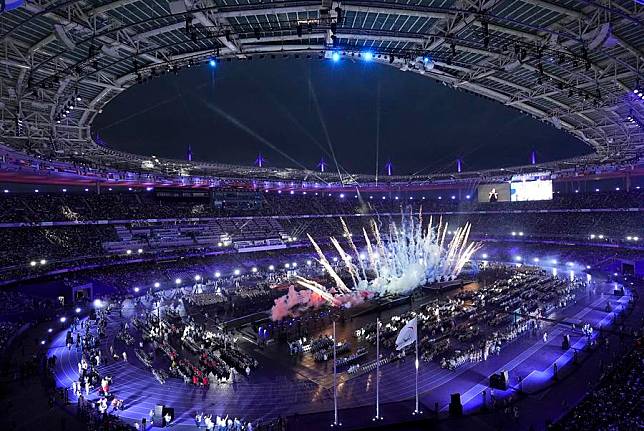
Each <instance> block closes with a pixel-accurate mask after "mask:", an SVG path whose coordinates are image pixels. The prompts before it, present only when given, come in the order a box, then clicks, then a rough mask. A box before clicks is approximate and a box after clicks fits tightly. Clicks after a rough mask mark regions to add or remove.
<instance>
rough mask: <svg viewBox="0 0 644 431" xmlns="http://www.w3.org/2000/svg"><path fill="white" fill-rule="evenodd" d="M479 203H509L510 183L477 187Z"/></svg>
mask: <svg viewBox="0 0 644 431" xmlns="http://www.w3.org/2000/svg"><path fill="white" fill-rule="evenodd" d="M478 190H479V202H509V201H510V183H497V184H481V185H479V189H478Z"/></svg>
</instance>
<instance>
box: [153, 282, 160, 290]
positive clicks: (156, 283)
mask: <svg viewBox="0 0 644 431" xmlns="http://www.w3.org/2000/svg"><path fill="white" fill-rule="evenodd" d="M154 287H155V288H157V289H158V288H159V287H161V283H159V282H158V281H157V282H155V283H154Z"/></svg>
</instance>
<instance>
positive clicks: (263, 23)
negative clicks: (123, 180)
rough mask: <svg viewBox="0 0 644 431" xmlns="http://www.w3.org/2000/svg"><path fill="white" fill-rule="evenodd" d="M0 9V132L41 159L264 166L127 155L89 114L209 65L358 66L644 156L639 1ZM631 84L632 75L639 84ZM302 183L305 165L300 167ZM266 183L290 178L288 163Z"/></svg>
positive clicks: (152, 0)
mask: <svg viewBox="0 0 644 431" xmlns="http://www.w3.org/2000/svg"><path fill="white" fill-rule="evenodd" d="M7 5H8V6H12V5H19V7H18V8H16V9H13V10H8V11H5V12H4V13H2V14H0V35H1V36H0V40H1V41H2V45H1V47H0V50H1V53H0V79H1V82H0V110H1V115H0V139H1V141H2V143H4V144H6V145H9V146H11V147H13V148H18V149H21V150H22V151H26V152H28V153H30V154H39V155H41V156H44V157H47V158H55V159H59V160H68V161H76V162H88V163H95V164H98V165H103V166H108V167H111V168H119V169H125V170H127V169H132V170H134V169H136V170H141V169H142V166H143V164H145V163H147V164H148V165H147V166H148V167H147V168H145V169H150V170H156V171H157V172H159V171H164V172H165V173H171V172H176V173H178V174H179V173H180V174H182V175H185V174H188V175H224V176H225V175H237V176H244V175H246V172H247V171H252V172H248V173H249V174H252V175H255V176H261V172H258V171H261V169H259V168H249V167H236V166H230V165H223V164H216V163H187V162H180V161H169V160H158V159H151V158H150V157H148V156H133V155H130V154H126V153H122V152H118V151H113V150H110V149H107V148H104V147H102V146H100V145H97V144H96V143H95V142H94V141H93V140H92V137H91V134H90V127H91V123H92V120H93V119H94V118H95V116H96V115H97V114H99V113H100V112H101V109H102V107H103V106H104V105H105V104H106V103H109V101H110V100H111V99H112V98H114V97H115V96H117V95H118V94H119V93H120V92H122V91H124V90H125V89H127V88H128V87H130V86H132V85H136V84H137V83H140V82H143V81H145V80H147V79H152V78H154V77H155V76H158V75H160V74H163V73H169V72H170V73H172V72H178V71H179V70H180V69H181V68H184V67H189V66H191V65H193V64H197V63H199V62H202V61H207V60H210V59H213V58H216V59H217V60H224V59H235V60H238V61H249V60H251V59H252V58H253V57H255V58H256V57H259V56H266V57H268V58H271V57H273V56H278V55H279V56H281V55H293V56H299V57H301V58H311V60H312V61H313V60H317V59H318V58H328V57H330V56H332V53H334V52H336V53H337V55H338V56H340V58H343V57H344V58H350V57H354V58H357V57H358V56H364V54H365V53H366V52H369V53H370V54H369V55H373V59H372V61H375V62H379V63H382V64H383V65H386V66H390V67H396V68H399V69H401V70H404V71H408V72H409V73H420V74H423V75H425V76H426V77H429V78H432V79H436V80H439V81H442V82H443V83H445V84H446V85H449V86H450V87H452V88H454V89H458V90H463V91H468V92H471V93H475V94H478V95H482V96H484V97H487V98H490V99H493V100H496V101H498V102H500V103H503V104H505V105H508V106H512V107H514V108H516V109H519V110H521V111H523V112H525V113H527V114H529V115H531V116H533V117H535V118H537V119H539V120H542V121H547V122H550V123H552V124H553V126H554V127H558V128H561V129H564V130H566V131H568V132H570V133H572V134H573V135H575V136H576V137H578V138H579V139H581V140H583V141H584V142H586V143H587V144H588V145H590V146H592V148H593V149H594V150H595V154H596V159H597V160H610V161H620V160H622V161H623V160H629V159H630V160H632V159H634V158H638V157H640V156H641V154H642V152H643V150H644V133H643V129H642V126H644V99H643V98H644V96H642V97H643V98H640V97H639V96H638V95H637V94H636V93H634V90H637V89H638V86H640V84H641V87H642V88H640V89H642V90H644V77H642V76H641V75H642V73H641V71H642V67H643V65H644V51H643V50H642V46H643V44H644V26H643V25H642V24H643V21H644V6H641V5H638V4H637V2H634V1H632V0H613V1H611V2H609V3H606V2H600V1H595V0H563V1H554V0H549V1H545V0H487V1H484V0H479V1H467V0H455V1H453V0H440V1H439V0H437V1H433V0H420V1H414V2H396V3H394V2H390V1H343V2H332V1H327V0H322V1H320V0H318V1H282V2H273V1H262V0H248V1H245V2H243V3H241V4H240V2H239V1H237V0H235V1H233V0H217V1H214V0H196V1H193V0H180V1H172V2H168V1H164V0H117V1H109V0H100V1H75V0H67V1H57V2H51V1H48V0H43V1H39V0H36V1H30V2H27V3H23V1H21V0H12V1H7ZM640 78H642V79H641V80H640ZM299 173H300V174H304V172H299ZM266 176H267V177H276V178H280V177H282V178H288V177H289V176H297V175H296V172H295V170H282V171H281V172H272V171H270V170H267V171H266Z"/></svg>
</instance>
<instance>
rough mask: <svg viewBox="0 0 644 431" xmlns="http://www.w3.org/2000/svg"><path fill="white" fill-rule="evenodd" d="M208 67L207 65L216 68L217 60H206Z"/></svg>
mask: <svg viewBox="0 0 644 431" xmlns="http://www.w3.org/2000/svg"><path fill="white" fill-rule="evenodd" d="M208 65H209V66H210V67H215V66H217V60H215V59H214V58H211V59H210V60H208Z"/></svg>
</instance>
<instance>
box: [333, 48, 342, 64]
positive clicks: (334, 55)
mask: <svg viewBox="0 0 644 431" xmlns="http://www.w3.org/2000/svg"><path fill="white" fill-rule="evenodd" d="M331 60H333V61H334V62H336V63H337V62H338V61H340V53H339V52H337V51H335V52H334V53H333V54H331Z"/></svg>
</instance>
